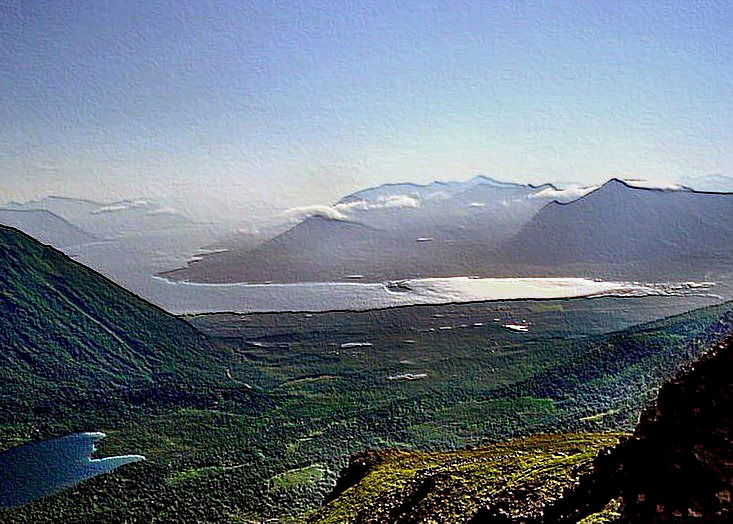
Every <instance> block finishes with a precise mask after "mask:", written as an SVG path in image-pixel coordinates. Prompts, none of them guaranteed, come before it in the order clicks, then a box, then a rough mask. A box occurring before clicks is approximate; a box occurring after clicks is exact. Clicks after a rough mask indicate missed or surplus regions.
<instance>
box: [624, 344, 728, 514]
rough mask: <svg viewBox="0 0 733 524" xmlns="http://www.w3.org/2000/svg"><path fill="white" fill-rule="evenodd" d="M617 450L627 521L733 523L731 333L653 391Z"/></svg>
mask: <svg viewBox="0 0 733 524" xmlns="http://www.w3.org/2000/svg"><path fill="white" fill-rule="evenodd" d="M618 454H619V456H618V460H619V470H618V475H619V483H620V490H621V497H622V509H623V513H624V515H625V517H626V519H628V520H629V521H630V522H721V523H722V522H733V503H732V499H733V336H731V337H729V338H728V339H727V340H726V341H725V342H722V343H720V344H717V345H716V346H714V347H713V348H712V349H711V350H710V351H709V352H708V353H706V354H705V356H704V357H703V358H701V359H700V360H699V361H697V362H696V363H695V364H694V365H692V366H690V367H689V368H688V369H686V370H684V371H682V372H681V373H679V374H678V375H677V376H676V377H675V378H674V379H672V380H670V381H669V382H667V383H666V384H665V385H664V386H663V387H662V388H661V390H660V391H659V396H658V398H657V401H656V402H655V403H654V404H653V405H652V406H649V407H648V408H647V409H646V410H644V412H643V413H642V416H641V420H640V422H639V425H638V426H637V428H636V431H635V432H634V438H633V439H630V440H629V441H628V442H626V443H625V444H623V445H622V446H620V447H619V449H618Z"/></svg>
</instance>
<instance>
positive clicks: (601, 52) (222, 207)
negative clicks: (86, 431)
mask: <svg viewBox="0 0 733 524" xmlns="http://www.w3.org/2000/svg"><path fill="white" fill-rule="evenodd" d="M731 27H733V2H730V1H722V2H710V1H705V2H694V1H686V2H662V1H658V0H655V1H633V2H632V1H616V0H607V1H602V2H600V1H597V2H578V1H573V2H548V1H536V2H514V1H512V2H509V1H506V2H499V1H488V0H487V1H482V2H470V1H466V2H461V1H458V0H447V1H445V2H434V1H428V0H418V1H415V2H408V1H401V2H388V1H372V2H366V1H364V2H350V1H346V0H338V1H336V0H334V1H330V0H320V1H318V2H298V1H296V0H288V1H281V2H277V1H245V0H231V1H228V0H227V1H203V0H199V1H196V2H193V1H191V2H184V1H182V0H178V1H174V0H164V1H153V0H144V1H139V2H136V1H131V0H120V1H114V2H106V1H92V0H88V1H85V2H71V1H61V0H55V1H53V2H41V1H18V0H15V1H14V0H0V65H1V68H2V76H1V77H0V121H2V125H1V126H0V199H6V198H18V199H22V198H30V197H38V196H43V195H45V194H48V193H52V194H64V195H73V196H85V197H92V198H105V199H109V198H119V197H125V196H149V195H156V194H158V195H163V196H166V197H170V196H171V195H180V198H179V199H178V200H179V201H185V200H189V201H191V202H193V201H195V202H196V204H195V205H194V206H198V205H201V206H203V207H206V208H207V209H215V210H217V211H219V212H226V213H237V212H241V213H245V212H246V211H245V210H246V209H248V206H249V205H251V204H252V203H255V204H256V205H260V204H262V205H265V204H270V203H271V204H273V205H275V206H278V207H282V206H289V205H301V204H305V203H329V202H331V201H333V200H334V199H336V198H338V197H339V196H340V195H342V194H344V193H348V192H351V191H353V190H356V189H359V188H361V187H365V186H370V185H375V184H380V183H384V182H390V181H397V180H409V181H415V182H426V181H430V180H433V179H465V178H468V177H470V176H474V175H476V174H480V173H481V174H488V175H492V176H495V177H497V178H502V179H512V180H518V181H535V182H538V181H546V180H565V181H577V182H581V183H592V182H597V181H599V180H602V179H606V178H609V177H610V176H618V175H621V176H631V177H642V178H655V179H663V180H676V179H679V178H680V177H683V176H699V175H706V174H714V173H720V174H728V175H730V174H733V169H732V168H733V151H732V150H733V148H731V144H733V115H732V112H731V107H732V105H733V97H732V96H731V93H733V73H732V70H733V69H732V66H731V64H732V63H733V62H732V58H733V57H732V56H731V40H733V36H732V33H733V32H732V31H731Z"/></svg>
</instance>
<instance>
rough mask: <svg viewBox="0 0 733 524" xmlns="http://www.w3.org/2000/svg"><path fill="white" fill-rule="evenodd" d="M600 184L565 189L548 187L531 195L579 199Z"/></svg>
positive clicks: (569, 199) (535, 196) (534, 196)
mask: <svg viewBox="0 0 733 524" xmlns="http://www.w3.org/2000/svg"><path fill="white" fill-rule="evenodd" d="M599 187H600V186H585V187H582V186H569V187H566V188H564V189H556V188H553V187H547V188H545V189H543V190H542V191H538V192H537V193H534V194H533V195H531V198H545V199H547V200H557V201H559V202H570V201H571V200H577V199H579V198H580V197H583V196H585V195H587V194H588V193H590V192H591V191H595V190H596V189H598V188H599Z"/></svg>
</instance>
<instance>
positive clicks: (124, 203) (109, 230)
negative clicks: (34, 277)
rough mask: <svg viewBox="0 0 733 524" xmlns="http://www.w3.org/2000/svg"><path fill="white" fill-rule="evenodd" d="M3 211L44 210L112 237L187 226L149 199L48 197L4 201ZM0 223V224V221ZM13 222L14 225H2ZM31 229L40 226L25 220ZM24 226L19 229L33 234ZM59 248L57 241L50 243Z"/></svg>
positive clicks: (97, 234) (186, 221) (188, 222)
mask: <svg viewBox="0 0 733 524" xmlns="http://www.w3.org/2000/svg"><path fill="white" fill-rule="evenodd" d="M0 208H2V209H3V210H5V211H48V212H50V213H53V214H54V215H57V216H58V217H61V218H62V219H64V220H66V221H67V222H69V223H70V224H73V225H74V226H76V227H77V228H79V229H81V230H84V231H87V232H88V233H90V234H91V235H93V236H95V237H97V238H105V239H106V238H116V237H119V236H122V235H125V234H136V233H140V232H150V231H158V230H164V229H170V228H178V227H183V226H187V225H191V224H192V223H193V222H192V221H191V220H189V219H188V218H186V217H184V216H183V215H181V214H179V213H176V212H175V211H173V210H171V209H168V208H166V207H165V206H163V205H161V204H159V203H157V202H153V201H149V200H142V199H138V200H120V201H118V202H112V203H101V202H94V201H91V200H84V199H78V198H67V197H57V196H49V197H46V198H43V199H40V200H33V201H29V202H23V203H18V202H8V203H6V204H3V205H0ZM0 223H4V222H2V221H1V220H0ZM6 225H13V226H15V224H6ZM25 227H27V228H29V229H33V230H37V229H39V227H40V226H38V225H36V224H33V223H30V222H29V223H27V224H25ZM25 227H20V226H18V228H19V229H21V230H23V231H26V232H27V233H29V234H31V235H33V236H36V235H34V234H33V232H32V231H30V230H27V229H26V228H25ZM51 243H52V244H53V245H55V246H57V247H59V245H60V244H58V242H57V243H55V244H54V243H53V242H51Z"/></svg>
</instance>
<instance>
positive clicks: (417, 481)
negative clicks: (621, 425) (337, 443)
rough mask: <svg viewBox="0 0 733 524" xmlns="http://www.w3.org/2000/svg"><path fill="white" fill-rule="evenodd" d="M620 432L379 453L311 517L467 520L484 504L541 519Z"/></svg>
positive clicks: (326, 520)
mask: <svg viewBox="0 0 733 524" xmlns="http://www.w3.org/2000/svg"><path fill="white" fill-rule="evenodd" d="M618 437H619V436H618V435H614V434H567V435H536V436H533V437H528V438H524V439H518V440H512V441H509V442H502V443H499V444H493V445H490V446H486V447H481V448H478V449H471V450H460V451H450V452H439V453H424V452H415V451H411V452H405V451H397V450H388V451H384V452H380V454H379V456H378V457H377V458H371V460H372V461H373V462H374V463H375V464H374V465H373V466H372V468H371V471H369V472H368V473H367V475H366V476H365V477H364V478H363V479H362V480H361V481H359V482H358V483H357V484H356V485H354V486H352V487H350V488H349V489H347V490H346V491H344V492H343V493H342V494H341V495H340V496H339V497H338V498H337V499H336V500H334V501H332V502H330V503H329V504H327V505H326V506H325V507H324V508H323V509H321V510H319V511H318V512H316V513H315V514H314V515H312V516H311V519H310V520H311V521H312V522H319V523H323V524H338V523H342V522H357V521H358V522H364V523H369V522H374V523H377V522H397V521H400V522H401V521H403V520H400V519H405V520H404V521H410V522H415V521H428V520H430V519H432V520H433V521H436V522H443V523H446V524H448V523H462V522H469V521H470V520H471V518H472V517H473V516H475V515H476V513H477V512H478V510H479V509H481V508H492V507H494V506H501V507H502V510H503V511H504V512H505V513H506V514H508V515H512V516H514V517H515V518H518V517H535V518H536V517H538V516H539V515H541V513H540V510H541V508H542V507H544V506H545V505H547V504H548V503H550V502H552V501H554V500H557V499H558V498H559V497H560V495H562V492H563V489H564V488H566V487H569V486H570V485H572V482H573V481H575V480H577V479H578V478H579V476H580V475H581V474H582V473H583V472H585V471H588V470H589V468H590V463H591V461H592V460H593V458H594V457H595V456H596V454H597V453H598V452H599V451H600V450H601V449H603V448H607V447H611V446H613V445H615V444H616V443H617V442H618Z"/></svg>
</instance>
